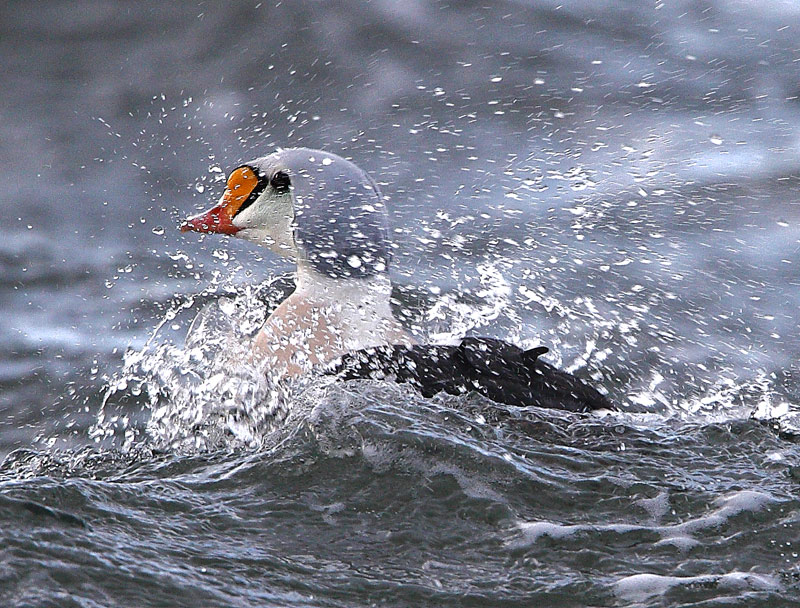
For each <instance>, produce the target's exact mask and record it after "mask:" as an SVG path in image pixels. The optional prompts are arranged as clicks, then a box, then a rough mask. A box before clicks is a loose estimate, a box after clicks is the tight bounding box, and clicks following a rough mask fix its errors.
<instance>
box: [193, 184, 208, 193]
mask: <svg viewBox="0 0 800 608" xmlns="http://www.w3.org/2000/svg"><path fill="white" fill-rule="evenodd" d="M194 189H195V190H197V191H198V192H199V193H200V194H202V193H203V192H205V191H206V187H205V185H204V184H200V183H197V184H195V185H194Z"/></svg>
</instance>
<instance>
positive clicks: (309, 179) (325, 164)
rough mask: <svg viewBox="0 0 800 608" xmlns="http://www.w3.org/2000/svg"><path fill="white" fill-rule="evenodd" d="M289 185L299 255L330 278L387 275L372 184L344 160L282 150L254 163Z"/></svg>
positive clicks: (382, 220) (382, 218) (379, 200)
mask: <svg viewBox="0 0 800 608" xmlns="http://www.w3.org/2000/svg"><path fill="white" fill-rule="evenodd" d="M253 164H254V165H255V166H256V167H257V168H258V169H259V170H261V171H262V172H263V173H265V174H266V175H267V177H271V176H272V175H274V174H275V173H276V172H277V171H285V172H286V173H287V174H288V175H289V178H290V180H291V193H292V204H293V206H294V218H295V219H294V224H295V227H294V238H295V243H296V244H297V246H298V248H299V249H300V255H301V256H302V257H303V258H304V259H305V260H306V261H308V263H309V264H310V265H311V266H312V267H313V268H314V269H315V270H316V271H317V272H320V273H322V274H324V275H327V276H330V277H333V278H342V277H354V278H367V277H371V276H374V275H376V274H380V273H383V272H385V271H386V270H388V268H389V262H390V258H391V253H390V251H389V243H388V236H387V232H388V230H387V225H388V218H387V210H386V204H385V203H384V201H383V197H382V196H381V193H380V190H379V189H378V186H377V185H376V184H375V182H374V181H373V180H372V178H371V177H370V176H369V175H367V174H366V173H365V172H364V171H362V170H361V169H359V168H358V167H357V166H356V165H354V164H353V163H351V162H350V161H348V160H345V159H344V158H342V157H340V156H337V155H335V154H331V153H329V152H323V151H321V150H312V149H310V148H286V149H283V150H278V151H277V152H274V153H272V154H270V155H269V156H265V157H263V158H260V159H258V160H256V161H254V163H253Z"/></svg>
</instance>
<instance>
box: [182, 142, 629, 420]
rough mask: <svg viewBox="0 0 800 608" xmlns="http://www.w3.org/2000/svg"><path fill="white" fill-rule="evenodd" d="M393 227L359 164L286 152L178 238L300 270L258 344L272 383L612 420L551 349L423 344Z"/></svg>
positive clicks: (305, 151) (262, 161)
mask: <svg viewBox="0 0 800 608" xmlns="http://www.w3.org/2000/svg"><path fill="white" fill-rule="evenodd" d="M388 224H389V215H388V208H387V204H386V199H385V198H384V196H383V195H382V194H381V191H380V189H379V188H378V185H377V183H376V182H375V180H373V179H372V177H371V176H370V175H369V174H367V173H366V172H365V171H364V170H362V169H361V168H359V167H358V166H357V165H355V164H354V163H353V162H351V161H349V160H347V159H345V158H342V157H341V156H338V155H336V154H333V153H331V152H326V151H322V150H315V149H311V148H280V149H278V150H276V151H275V152H272V153H270V154H268V155H266V156H263V157H260V158H256V159H254V160H251V161H248V162H246V163H244V164H242V165H239V166H238V167H236V168H235V169H233V170H232V171H231V172H230V173H229V175H228V178H227V182H226V185H225V190H224V192H223V194H222V196H221V198H220V199H219V201H218V203H217V204H216V205H214V206H213V207H212V208H211V209H209V210H207V211H204V212H202V213H199V214H197V215H194V216H191V217H189V218H187V219H185V220H184V221H183V222H182V223H181V224H180V230H181V231H182V232H188V231H192V232H199V233H214V234H223V235H228V236H232V237H235V238H240V239H244V240H246V241H250V242H251V243H254V244H256V245H259V246H263V247H266V248H268V249H270V250H271V251H272V252H274V253H276V254H277V255H279V256H283V257H286V258H289V259H290V260H292V261H293V262H294V264H295V267H296V271H295V289H294V291H293V292H292V293H291V294H290V295H289V296H287V297H286V298H285V299H284V300H283V301H282V302H281V303H280V304H279V305H278V306H277V308H275V310H274V311H272V313H271V314H270V315H269V316H268V318H267V320H266V321H265V323H264V325H263V327H262V328H261V330H260V331H259V332H258V333H257V334H256V336H255V338H254V340H253V342H252V349H251V360H252V362H253V363H255V364H257V365H259V366H261V367H262V368H263V369H264V370H269V373H270V374H272V375H273V377H290V378H291V377H298V376H303V375H308V374H315V373H319V374H322V375H334V376H337V377H338V378H339V379H341V380H343V381H345V380H354V379H378V380H384V381H394V382H398V383H406V384H409V385H411V386H412V387H413V388H415V389H416V390H418V391H419V392H420V393H421V394H422V395H423V396H425V397H430V396H433V395H435V394H437V393H439V392H445V393H448V394H451V395H461V394H466V393H470V392H477V393H480V394H482V395H483V396H485V397H488V398H489V399H491V400H492V401H495V402H498V403H505V404H508V405H516V406H538V407H547V408H554V409H563V410H569V411H574V412H589V411H594V410H600V409H614V408H613V405H612V404H611V403H610V401H609V399H608V398H607V397H606V396H605V395H603V394H602V393H601V392H600V391H598V390H597V389H596V388H594V387H592V386H590V385H589V384H587V383H585V382H584V381H582V380H581V379H579V378H577V377H575V376H573V375H572V374H569V373H566V372H563V371H561V370H558V369H556V368H555V367H553V366H552V365H550V364H548V363H546V362H545V361H542V360H541V359H540V357H541V356H542V355H544V354H545V353H546V352H547V351H548V349H547V348H546V347H536V348H533V349H527V350H526V349H522V348H520V347H518V346H516V345H514V344H510V343H508V342H505V341H502V340H499V339H495V338H484V337H466V338H463V339H462V340H460V341H459V342H458V343H457V344H429V343H420V342H419V341H418V340H417V339H415V338H414V337H413V336H412V335H411V334H410V333H409V332H408V331H407V330H406V329H405V328H404V327H403V326H402V324H401V323H400V322H399V321H398V320H397V319H396V318H395V316H394V314H393V312H392V308H391V302H390V299H391V292H392V283H391V279H390V277H389V270H390V265H391V258H392V255H391V244H390V241H389V237H388Z"/></svg>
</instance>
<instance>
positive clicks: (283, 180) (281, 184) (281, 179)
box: [269, 171, 292, 192]
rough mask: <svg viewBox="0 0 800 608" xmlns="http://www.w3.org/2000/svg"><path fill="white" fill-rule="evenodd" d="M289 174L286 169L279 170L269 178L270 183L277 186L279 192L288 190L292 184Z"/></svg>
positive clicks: (274, 186)
mask: <svg viewBox="0 0 800 608" xmlns="http://www.w3.org/2000/svg"><path fill="white" fill-rule="evenodd" d="M291 183H292V182H291V180H290V179H289V174H288V173H286V172H285V171H278V172H277V173H275V175H273V176H272V178H270V180H269V185H270V186H272V187H273V188H275V190H277V191H278V192H288V191H289V186H290V185H291Z"/></svg>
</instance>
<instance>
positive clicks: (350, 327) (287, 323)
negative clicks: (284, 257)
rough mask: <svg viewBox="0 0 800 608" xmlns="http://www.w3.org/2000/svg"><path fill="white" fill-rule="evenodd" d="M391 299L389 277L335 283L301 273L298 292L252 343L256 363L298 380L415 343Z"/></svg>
mask: <svg viewBox="0 0 800 608" xmlns="http://www.w3.org/2000/svg"><path fill="white" fill-rule="evenodd" d="M390 295H391V283H390V282H389V279H388V278H387V277H373V278H371V279H368V280H364V279H332V278H328V277H325V276H323V275H321V274H319V273H317V272H314V271H313V270H310V269H308V268H303V269H300V268H298V277H297V288H296V290H295V292H294V293H293V294H292V295H291V296H289V297H288V298H287V299H286V300H284V301H283V302H282V303H281V304H280V306H278V308H276V309H275V311H274V312H273V313H272V315H271V316H270V317H269V319H267V322H266V323H265V324H264V327H263V328H262V330H261V331H260V332H259V334H258V336H257V337H256V339H255V341H254V343H253V358H254V361H255V362H257V363H259V364H261V365H263V366H264V367H265V368H267V369H269V370H270V373H272V374H277V375H279V376H281V375H284V374H290V375H298V374H302V373H303V372H306V371H308V370H309V369H310V368H311V367H313V366H315V365H320V364H324V363H327V362H329V361H331V360H333V359H335V358H337V357H339V356H341V355H342V354H344V353H346V352H348V351H353V350H359V349H362V348H368V347H370V346H381V345H385V344H412V343H413V339H412V338H411V337H410V336H409V335H408V334H407V333H406V332H405V330H403V328H402V327H401V326H400V324H399V323H398V322H397V320H396V319H395V318H394V316H393V315H392V311H391V306H390V303H389V297H390Z"/></svg>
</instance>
